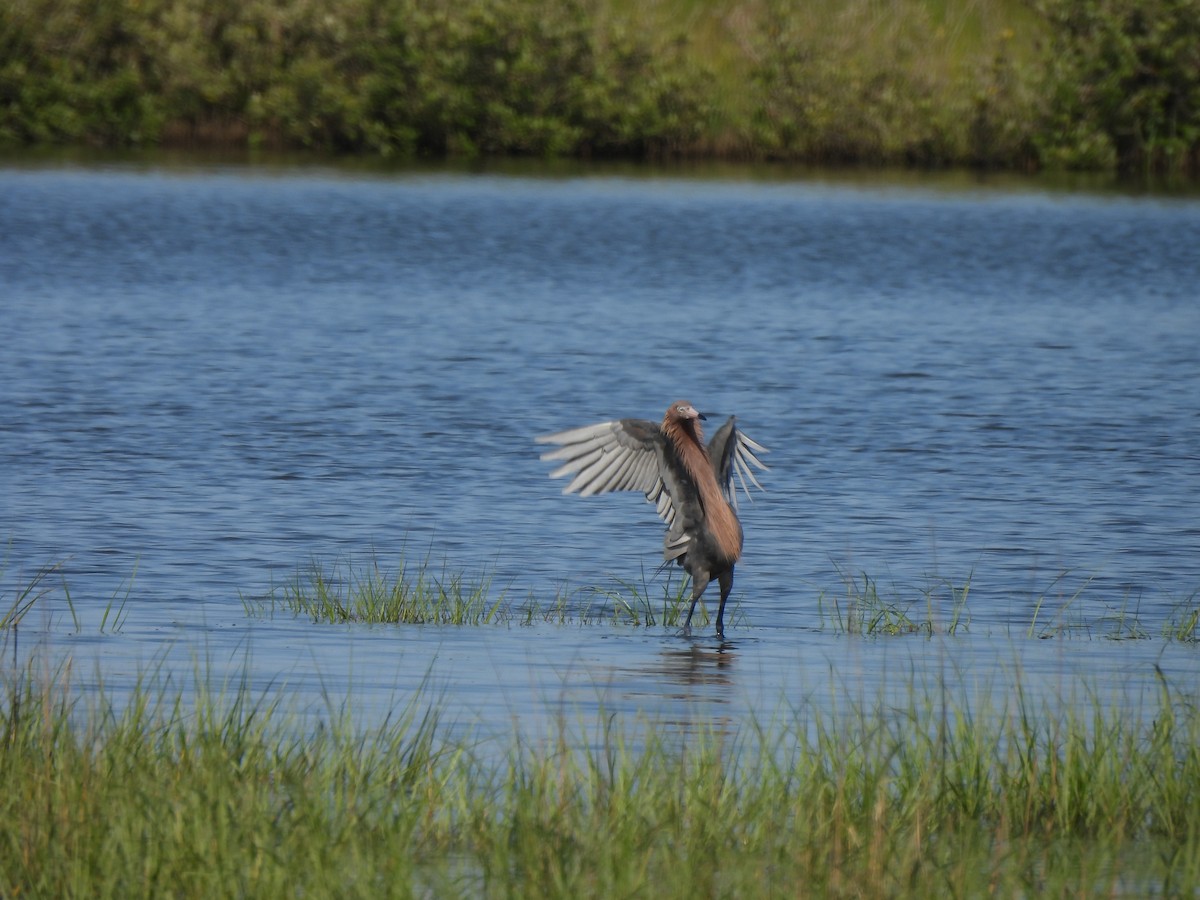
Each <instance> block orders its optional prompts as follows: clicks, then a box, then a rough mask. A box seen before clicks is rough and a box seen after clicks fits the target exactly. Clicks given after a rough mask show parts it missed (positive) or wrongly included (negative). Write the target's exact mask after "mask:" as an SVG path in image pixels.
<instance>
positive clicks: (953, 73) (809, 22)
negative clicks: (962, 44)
mask: <svg viewBox="0 0 1200 900" xmlns="http://www.w3.org/2000/svg"><path fill="white" fill-rule="evenodd" d="M1011 37H1012V33H1011V32H1008V33H1006V34H1002V35H1001V36H1000V37H999V38H998V39H997V41H998V49H997V50H996V53H995V56H994V57H993V58H992V59H991V60H989V61H987V63H985V64H982V65H981V64H979V63H978V62H976V61H974V60H969V61H968V62H967V63H966V64H963V63H961V62H956V61H957V56H958V55H957V54H956V53H955V52H954V51H953V50H952V48H951V47H950V46H949V41H950V39H949V37H948V33H947V30H946V29H945V28H943V27H939V26H935V25H934V23H933V22H932V21H931V19H930V17H929V11H928V9H927V8H925V7H922V6H916V7H910V6H905V7H904V8H903V9H902V10H899V9H890V8H884V7H880V6H879V5H878V4H876V3H872V2H869V0H851V2H847V3H844V4H842V5H840V6H839V7H838V8H837V11H836V13H835V14H831V13H830V12H829V11H828V10H820V11H816V10H815V8H814V9H810V10H808V11H807V12H806V11H804V10H801V9H799V8H798V7H797V5H796V4H795V3H792V2H788V0H776V2H772V3H770V4H769V5H768V6H767V7H766V9H765V11H764V13H763V15H762V16H761V18H760V22H759V28H758V32H757V42H756V52H755V60H756V63H755V65H754V67H753V70H752V75H753V78H754V80H755V82H756V84H757V86H758V88H759V90H760V93H761V106H760V107H759V109H758V110H757V112H756V113H755V116H754V121H755V143H756V144H757V145H758V146H760V147H762V148H763V149H764V150H765V152H766V153H767V154H768V155H772V156H781V157H785V158H790V157H795V158H802V159H815V160H822V161H837V162H846V161H849V162H866V163H906V164H917V165H942V164H946V163H963V162H969V163H986V164H994V165H1014V164H1018V163H1020V162H1023V161H1025V160H1027V159H1028V158H1029V155H1030V149H1029V148H1030V146H1031V143H1030V138H1031V136H1030V134H1029V128H1030V116H1029V109H1030V103H1031V100H1030V93H1029V92H1028V91H1026V90H1025V89H1024V82H1025V80H1027V76H1026V74H1025V72H1024V70H1023V69H1021V68H1020V67H1018V66H1017V65H1016V63H1015V62H1014V60H1013V58H1012V56H1011V54H1009V53H1008V48H1007V44H1008V42H1009V41H1010V40H1011ZM864 42H865V43H869V46H870V47H871V48H873V49H872V50H866V51H865V50H864V49H862V48H861V47H860V44H862V43H864Z"/></svg>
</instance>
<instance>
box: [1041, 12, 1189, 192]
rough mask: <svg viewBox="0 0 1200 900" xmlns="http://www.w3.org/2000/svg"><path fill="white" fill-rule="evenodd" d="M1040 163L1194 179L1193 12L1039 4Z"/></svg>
mask: <svg viewBox="0 0 1200 900" xmlns="http://www.w3.org/2000/svg"><path fill="white" fill-rule="evenodd" d="M1040 9H1041V12H1042V14H1043V15H1044V16H1045V19H1046V22H1047V23H1048V34H1049V44H1050V47H1049V49H1050V52H1049V54H1048V56H1047V73H1046V76H1047V85H1048V86H1047V95H1048V97H1049V109H1048V114H1047V117H1046V121H1045V123H1044V124H1043V126H1042V128H1041V131H1040V134H1039V144H1040V146H1041V151H1042V157H1043V159H1044V160H1045V161H1046V162H1047V163H1048V164H1051V165H1058V166H1064V167H1068V168H1112V167H1113V166H1116V167H1117V168H1119V169H1122V170H1125V171H1131V170H1148V169H1158V170H1179V169H1186V168H1191V169H1193V170H1194V169H1195V168H1196V167H1197V163H1198V162H1200V2H1198V0H1042V3H1041V5H1040Z"/></svg>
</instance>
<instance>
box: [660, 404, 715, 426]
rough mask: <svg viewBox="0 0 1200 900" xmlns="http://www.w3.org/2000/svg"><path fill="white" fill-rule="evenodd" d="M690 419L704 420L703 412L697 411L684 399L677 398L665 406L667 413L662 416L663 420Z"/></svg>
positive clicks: (686, 420)
mask: <svg viewBox="0 0 1200 900" xmlns="http://www.w3.org/2000/svg"><path fill="white" fill-rule="evenodd" d="M692 419H699V420H700V421H702V422H703V421H704V419H705V416H704V413H702V412H699V411H697V409H696V407H694V406H692V404H690V403H688V402H687V401H686V400H678V401H676V402H675V403H672V404H671V405H670V406H669V407H667V414H666V415H665V416H663V421H664V422H688V421H691V420H692Z"/></svg>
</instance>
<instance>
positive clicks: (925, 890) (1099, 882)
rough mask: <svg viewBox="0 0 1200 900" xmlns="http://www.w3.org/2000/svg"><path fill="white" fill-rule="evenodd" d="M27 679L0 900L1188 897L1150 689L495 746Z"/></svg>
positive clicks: (3, 773) (920, 698)
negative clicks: (116, 699) (1086, 701)
mask: <svg viewBox="0 0 1200 900" xmlns="http://www.w3.org/2000/svg"><path fill="white" fill-rule="evenodd" d="M36 670H37V667H36V666H35V665H30V667H29V668H27V669H25V670H24V671H21V672H17V673H15V674H14V673H10V674H9V675H7V676H6V677H5V679H4V681H3V683H2V685H0V687H2V691H3V693H2V695H0V696H2V702H0V779H2V780H3V784H4V785H5V790H4V791H3V792H0V896H8V897H16V896H33V897H49V896H61V897H70V896H88V897H130V896H161V895H170V896H177V897H199V896H245V897H279V896H305V897H326V896H337V897H358V896H362V897H379V896H395V897H407V896H413V895H430V894H432V895H434V896H462V895H473V896H478V895H480V894H483V895H488V896H497V895H499V896H522V897H539V896H547V897H568V896H570V897H577V896H631V897H636V896H656V897H659V896H667V897H674V896H678V897H685V896H687V897H691V896H697V895H699V896H713V895H721V896H773V895H775V896H797V895H799V896H829V895H833V896H864V897H876V896H878V897H883V896H887V897H928V896H953V897H963V896H981V895H984V894H989V895H998V896H1032V895H1039V896H1040V895H1046V896H1066V895H1108V894H1117V893H1129V894H1136V895H1144V894H1162V895H1174V896H1179V895H1188V894H1192V893H1194V892H1195V891H1197V890H1200V797H1197V789H1198V787H1200V715H1198V714H1197V707H1196V705H1195V699H1194V697H1193V696H1189V695H1187V694H1184V693H1181V692H1180V691H1178V690H1176V689H1173V688H1171V687H1170V686H1168V685H1167V684H1165V683H1164V684H1162V685H1161V690H1160V692H1159V696H1158V698H1157V703H1156V705H1155V708H1153V709H1150V710H1145V711H1143V714H1142V715H1140V716H1132V717H1131V716H1127V715H1124V714H1122V713H1120V712H1113V711H1110V710H1108V709H1106V707H1105V706H1104V705H1103V702H1102V700H1100V699H1096V700H1094V701H1093V702H1092V705H1091V707H1090V708H1076V709H1070V708H1068V711H1067V712H1065V713H1064V712H1051V711H1048V710H1046V709H1039V708H1034V707H1033V705H1032V703H1031V702H1030V701H1027V700H1026V699H1024V698H1023V697H1021V696H1019V695H1018V696H1017V697H1015V698H1014V699H1011V700H1006V701H1005V702H1004V703H1003V704H1002V705H1000V706H998V707H989V706H988V704H987V703H986V702H980V701H979V700H978V699H976V700H974V701H973V702H972V705H971V707H970V708H967V707H966V706H965V705H964V706H962V707H958V706H956V705H955V704H954V702H953V701H947V700H946V699H945V696H950V697H953V696H955V691H954V687H953V685H947V686H945V687H944V688H943V690H942V692H941V693H940V694H939V696H938V697H936V698H934V697H929V696H925V695H923V694H922V693H920V692H919V691H917V690H915V689H914V690H912V691H911V692H910V698H909V701H908V703H907V705H904V704H901V707H900V708H896V707H895V705H894V704H885V703H884V702H883V701H880V702H879V703H878V704H876V705H871V706H863V707H861V708H854V709H849V710H842V711H835V712H828V711H821V710H811V709H785V711H784V712H782V713H781V714H780V715H779V716H777V717H776V720H775V721H772V722H763V723H758V724H756V725H750V726H745V727H743V729H742V730H741V731H738V732H734V733H724V734H722V733H718V732H713V733H711V734H698V735H693V736H691V737H690V738H689V739H687V740H684V741H680V740H679V739H678V738H677V737H676V738H669V737H668V736H667V734H666V733H665V732H664V731H662V730H660V729H659V728H658V727H657V726H655V725H654V724H653V723H637V725H636V726H634V723H621V722H618V721H615V720H611V719H610V720H609V724H608V726H607V727H605V728H604V729H603V734H602V735H601V737H600V738H599V739H598V740H597V739H593V740H591V741H589V742H580V741H576V740H574V739H573V738H572V734H571V728H570V727H569V724H568V723H565V722H564V724H563V725H562V727H561V730H560V732H559V736H558V738H557V739H550V740H548V741H546V742H544V743H537V744H531V743H529V742H527V741H525V740H523V739H521V738H520V737H519V736H516V735H514V737H513V738H512V742H511V745H510V746H507V747H503V746H495V745H494V744H486V745H481V744H473V743H471V742H470V741H469V740H467V741H464V740H462V739H453V740H452V739H449V738H448V737H447V736H446V735H447V731H448V730H447V729H444V728H443V727H442V726H441V724H440V723H439V721H438V718H437V716H436V715H435V714H425V715H417V714H414V713H413V712H411V711H409V712H403V711H401V712H398V713H397V714H396V715H395V716H394V718H393V719H392V720H390V721H388V722H385V723H383V724H382V725H379V726H378V727H377V728H375V729H373V730H370V731H368V732H367V733H360V732H355V731H354V730H353V729H351V728H350V727H349V726H348V725H347V724H346V722H347V721H348V718H349V717H348V716H343V715H341V714H340V713H339V711H338V710H336V709H331V710H330V711H329V715H328V718H327V720H326V721H324V722H322V723H318V724H314V723H313V722H312V721H310V720H307V719H306V720H303V721H302V720H300V719H299V718H297V717H296V716H294V715H292V714H290V713H289V712H288V711H287V710H286V708H285V706H284V703H283V701H281V700H280V698H278V697H276V696H272V695H269V694H264V695H253V694H251V692H250V691H249V690H248V689H246V688H245V687H240V688H239V687H236V686H235V687H234V688H233V689H232V690H230V691H229V692H227V693H225V694H220V695H214V694H211V693H206V692H204V691H203V690H201V691H199V692H197V693H195V694H188V695H187V697H186V698H185V696H184V695H183V694H182V693H175V692H173V691H172V690H167V689H164V688H162V687H160V686H156V685H155V684H154V682H153V679H146V680H145V681H144V682H143V683H142V684H141V685H140V686H139V687H138V688H136V689H135V690H134V692H133V696H132V697H131V698H127V699H126V700H124V701H123V703H122V706H121V708H120V709H118V708H117V707H116V706H115V705H114V704H113V703H112V702H111V701H110V699H109V698H107V697H105V696H104V695H103V692H101V693H99V694H95V693H89V694H87V695H84V694H81V693H80V692H79V690H78V689H77V688H76V687H74V684H75V681H74V680H73V679H72V677H71V674H70V672H68V671H59V672H57V673H51V674H41V675H35V674H34V672H35V671H36ZM198 680H202V679H198ZM417 699H419V698H414V703H413V705H412V707H411V708H410V710H411V709H416V708H417V703H416V700H417ZM584 748H588V749H584Z"/></svg>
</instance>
